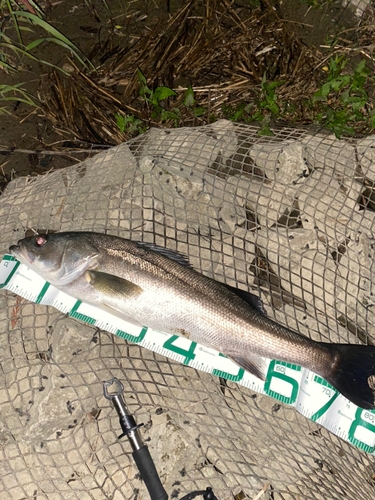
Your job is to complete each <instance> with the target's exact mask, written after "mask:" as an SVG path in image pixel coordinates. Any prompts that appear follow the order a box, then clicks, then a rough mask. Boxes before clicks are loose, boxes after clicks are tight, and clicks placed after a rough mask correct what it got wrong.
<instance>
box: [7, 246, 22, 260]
mask: <svg viewBox="0 0 375 500" xmlns="http://www.w3.org/2000/svg"><path fill="white" fill-rule="evenodd" d="M19 250H20V246H19V245H12V246H10V247H9V252H10V253H11V254H12V255H13V257H17V255H18V252H19Z"/></svg>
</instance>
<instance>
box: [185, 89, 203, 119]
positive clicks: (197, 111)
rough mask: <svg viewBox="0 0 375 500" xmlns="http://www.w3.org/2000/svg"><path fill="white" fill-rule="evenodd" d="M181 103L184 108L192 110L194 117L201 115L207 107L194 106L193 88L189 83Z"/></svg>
mask: <svg viewBox="0 0 375 500" xmlns="http://www.w3.org/2000/svg"><path fill="white" fill-rule="evenodd" d="M183 103H184V106H185V108H187V109H189V110H191V111H192V113H193V116H194V117H195V118H198V117H199V116H202V115H203V114H204V113H205V112H206V111H207V109H206V108H204V107H203V106H195V104H196V100H195V96H194V90H193V88H192V86H191V85H189V87H188V88H187V91H186V93H185V97H184V101H183Z"/></svg>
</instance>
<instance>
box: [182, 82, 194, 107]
mask: <svg viewBox="0 0 375 500" xmlns="http://www.w3.org/2000/svg"><path fill="white" fill-rule="evenodd" d="M193 104H195V99H194V91H193V89H192V87H191V85H189V87H188V89H187V91H186V93H185V98H184V106H186V107H187V108H189V107H190V106H193Z"/></svg>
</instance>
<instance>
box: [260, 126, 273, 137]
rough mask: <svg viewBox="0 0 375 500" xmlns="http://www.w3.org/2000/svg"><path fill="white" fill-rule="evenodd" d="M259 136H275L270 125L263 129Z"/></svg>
mask: <svg viewBox="0 0 375 500" xmlns="http://www.w3.org/2000/svg"><path fill="white" fill-rule="evenodd" d="M257 135H268V136H271V137H272V136H274V135H275V134H274V133H273V132H272V130H271V129H270V127H269V125H265V126H264V127H263V128H261V129H260V130H259V132H258V133H257Z"/></svg>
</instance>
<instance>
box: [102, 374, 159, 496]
mask: <svg viewBox="0 0 375 500" xmlns="http://www.w3.org/2000/svg"><path fill="white" fill-rule="evenodd" d="M113 383H116V385H117V392H116V393H114V394H109V393H108V387H110V386H111V385H112V384H113ZM123 392H124V386H123V385H122V383H121V382H120V381H119V380H118V379H117V378H115V377H113V378H112V379H111V380H110V381H109V382H103V394H104V397H105V398H106V399H108V400H109V401H112V403H113V406H114V407H115V408H116V411H117V414H118V416H119V418H120V425H121V429H122V431H123V432H122V434H121V435H120V436H119V439H121V438H122V437H124V436H127V437H128V439H129V441H130V444H131V447H132V449H133V453H132V455H133V458H134V460H135V463H136V464H137V467H138V469H139V472H140V474H141V477H142V479H143V481H144V482H145V484H146V487H147V489H148V492H149V494H150V497H151V498H152V500H167V499H168V495H167V493H166V491H165V489H164V488H163V485H162V484H161V482H160V478H159V476H158V473H157V471H156V468H155V464H154V462H153V460H152V458H151V455H150V452H149V450H148V448H147V446H145V445H144V444H143V441H142V438H141V436H140V434H139V431H138V429H139V427H141V426H142V425H143V424H138V425H137V424H136V422H135V420H134V417H133V416H132V415H131V414H130V412H129V410H128V407H127V406H126V403H125V401H124V397H123Z"/></svg>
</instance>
